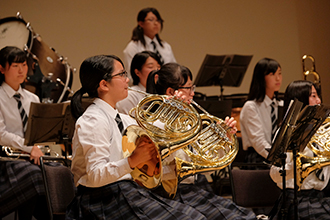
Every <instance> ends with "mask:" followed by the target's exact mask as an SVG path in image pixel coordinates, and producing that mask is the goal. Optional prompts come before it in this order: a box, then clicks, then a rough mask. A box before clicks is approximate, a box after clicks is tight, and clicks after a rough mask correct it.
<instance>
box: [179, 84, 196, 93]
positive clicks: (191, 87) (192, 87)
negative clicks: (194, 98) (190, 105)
mask: <svg viewBox="0 0 330 220" xmlns="http://www.w3.org/2000/svg"><path fill="white" fill-rule="evenodd" d="M195 88H196V85H192V86H189V87H179V89H189V90H190V92H195Z"/></svg>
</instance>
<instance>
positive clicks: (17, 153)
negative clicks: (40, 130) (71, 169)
mask: <svg viewBox="0 0 330 220" xmlns="http://www.w3.org/2000/svg"><path fill="white" fill-rule="evenodd" d="M37 146H38V148H39V149H40V150H41V152H42V153H43V154H44V156H43V158H44V159H45V160H58V159H71V156H68V157H67V158H65V157H64V156H62V155H60V154H59V153H58V152H57V151H55V150H52V149H51V148H50V147H49V146H46V145H37ZM2 151H3V152H4V153H5V154H6V156H7V157H6V159H9V160H29V158H30V154H28V153H24V152H22V151H21V150H19V149H16V148H13V147H10V146H2Z"/></svg>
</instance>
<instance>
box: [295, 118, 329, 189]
mask: <svg viewBox="0 0 330 220" xmlns="http://www.w3.org/2000/svg"><path fill="white" fill-rule="evenodd" d="M307 147H308V148H309V149H310V150H311V151H312V152H313V153H314V155H316V156H315V157H309V156H306V155H303V154H302V153H300V152H299V153H298V155H297V161H296V164H297V185H298V189H299V190H300V188H301V185H302V183H303V181H304V180H305V179H306V177H307V176H308V175H309V174H310V173H312V172H313V171H315V170H317V169H321V168H322V167H325V166H328V165H330V117H327V118H326V119H325V121H324V122H323V123H322V125H321V126H320V127H319V128H318V129H317V131H316V133H315V134H314V135H313V136H312V138H311V140H310V141H309V142H308V144H307ZM319 148H321V149H319Z"/></svg>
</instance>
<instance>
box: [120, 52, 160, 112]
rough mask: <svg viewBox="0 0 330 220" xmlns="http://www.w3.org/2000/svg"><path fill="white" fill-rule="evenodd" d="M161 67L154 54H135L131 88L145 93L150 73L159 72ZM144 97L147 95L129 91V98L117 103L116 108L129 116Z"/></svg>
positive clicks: (132, 65)
mask: <svg viewBox="0 0 330 220" xmlns="http://www.w3.org/2000/svg"><path fill="white" fill-rule="evenodd" d="M160 66H161V62H160V59H159V57H158V56H157V54H155V53H154V52H151V51H142V52H140V53H137V54H135V56H134V57H133V60H132V64H131V76H132V78H133V86H131V88H132V89H134V90H139V91H143V92H145V91H146V84H147V78H148V75H149V73H150V72H151V71H153V70H158V69H159V68H160ZM144 97H145V95H144V94H142V93H139V92H136V91H132V90H128V96H127V98H125V99H123V100H121V101H119V102H117V104H116V107H117V109H118V111H119V112H120V113H125V114H128V113H129V111H130V110H131V109H132V108H133V107H136V106H137V105H138V104H139V102H140V101H141V99H143V98H144Z"/></svg>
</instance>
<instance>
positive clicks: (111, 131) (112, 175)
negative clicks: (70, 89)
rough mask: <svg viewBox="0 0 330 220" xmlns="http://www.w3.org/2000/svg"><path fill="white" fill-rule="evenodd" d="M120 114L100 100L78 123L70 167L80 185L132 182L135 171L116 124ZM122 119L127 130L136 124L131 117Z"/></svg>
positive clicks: (91, 185)
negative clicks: (128, 158) (126, 153)
mask: <svg viewBox="0 0 330 220" xmlns="http://www.w3.org/2000/svg"><path fill="white" fill-rule="evenodd" d="M117 113H118V112H117V110H115V109H114V108H112V107H111V106H110V105H109V104H108V103H106V102H105V101H103V100H102V99H98V98H97V99H95V100H94V102H93V104H92V105H90V106H89V107H88V108H87V109H86V111H85V112H84V114H83V115H82V116H81V117H80V118H79V119H78V120H77V122H76V126H75V132H74V137H73V144H72V148H73V160H72V168H71V170H72V173H73V174H74V182H75V184H76V185H77V186H78V185H79V184H81V185H84V186H87V187H101V186H104V185H107V184H109V183H113V182H116V181H119V180H124V179H132V176H131V175H130V172H131V171H132V169H131V168H130V166H129V164H128V161H127V158H124V156H123V151H122V135H121V133H120V131H119V128H118V126H117V123H116V121H115V117H116V115H117ZM120 117H121V119H122V122H123V125H124V129H126V128H127V127H128V126H129V125H132V124H136V122H135V120H133V119H132V118H130V117H129V116H128V115H124V114H120Z"/></svg>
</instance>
